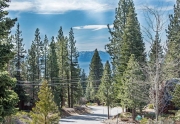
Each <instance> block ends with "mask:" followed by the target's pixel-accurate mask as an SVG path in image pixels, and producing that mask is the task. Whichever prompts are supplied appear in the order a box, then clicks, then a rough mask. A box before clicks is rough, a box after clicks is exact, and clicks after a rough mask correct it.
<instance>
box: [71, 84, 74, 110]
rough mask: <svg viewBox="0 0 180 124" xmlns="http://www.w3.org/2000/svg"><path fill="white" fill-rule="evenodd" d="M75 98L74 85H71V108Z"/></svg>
mask: <svg viewBox="0 0 180 124" xmlns="http://www.w3.org/2000/svg"><path fill="white" fill-rule="evenodd" d="M73 103H74V98H73V85H71V108H73Z"/></svg>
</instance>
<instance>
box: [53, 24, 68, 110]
mask: <svg viewBox="0 0 180 124" xmlns="http://www.w3.org/2000/svg"><path fill="white" fill-rule="evenodd" d="M56 40H57V42H56V45H57V49H56V52H57V59H58V68H59V75H58V77H59V78H60V79H61V81H60V83H67V81H68V78H69V72H68V71H69V63H68V62H69V58H68V38H67V37H65V36H64V34H63V30H62V27H60V29H59V31H58V36H57V37H56ZM67 85H68V84H67ZM67 85H64V84H61V85H60V87H59V91H60V97H61V107H62V106H65V99H66V94H67V93H68V105H69V107H70V92H69V86H68V87H67V89H65V88H63V87H64V86H67Z"/></svg>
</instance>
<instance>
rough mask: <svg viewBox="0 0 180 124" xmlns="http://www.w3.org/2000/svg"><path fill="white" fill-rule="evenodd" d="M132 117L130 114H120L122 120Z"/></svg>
mask: <svg viewBox="0 0 180 124" xmlns="http://www.w3.org/2000/svg"><path fill="white" fill-rule="evenodd" d="M129 117H132V114H131V113H130V112H124V113H121V114H120V118H129Z"/></svg>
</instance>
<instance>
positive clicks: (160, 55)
mask: <svg viewBox="0 0 180 124" xmlns="http://www.w3.org/2000/svg"><path fill="white" fill-rule="evenodd" d="M156 50H157V53H156ZM156 58H158V59H163V49H162V46H161V40H160V39H159V34H158V32H156V35H155V40H154V41H153V43H152V46H151V50H150V54H149V63H150V64H151V65H152V66H153V65H154V63H156ZM152 68H154V67H152Z"/></svg>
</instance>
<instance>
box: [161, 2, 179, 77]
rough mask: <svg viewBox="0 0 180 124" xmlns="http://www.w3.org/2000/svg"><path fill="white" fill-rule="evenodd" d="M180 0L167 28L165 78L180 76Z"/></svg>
mask: <svg viewBox="0 0 180 124" xmlns="http://www.w3.org/2000/svg"><path fill="white" fill-rule="evenodd" d="M179 11H180V1H179V0H177V1H176V5H175V6H174V14H172V15H170V16H169V18H170V24H169V25H168V30H167V38H168V40H167V52H166V55H165V59H164V68H163V69H164V78H166V79H171V78H179V77H180V70H179V67H180V54H179V52H180V51H179V50H180V49H179V45H180V32H179V30H180V22H179V19H180V15H179Z"/></svg>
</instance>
